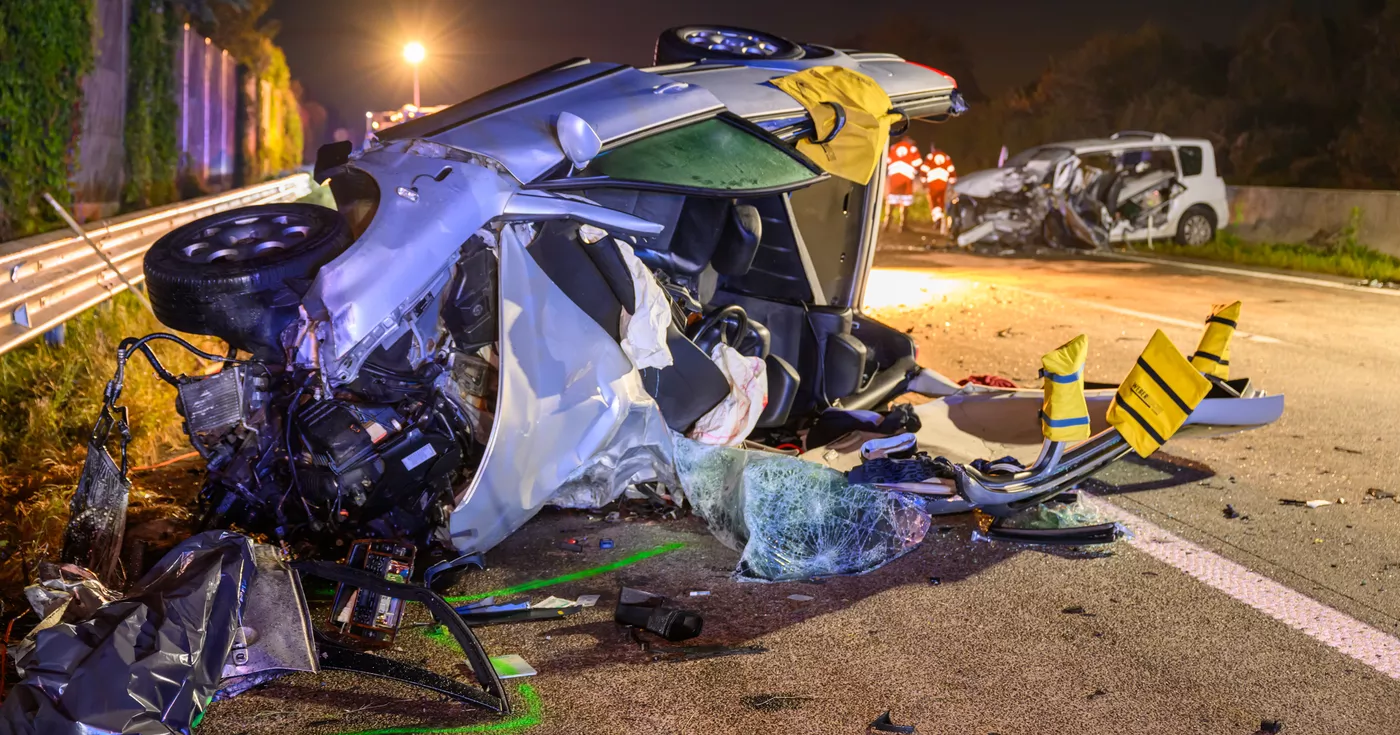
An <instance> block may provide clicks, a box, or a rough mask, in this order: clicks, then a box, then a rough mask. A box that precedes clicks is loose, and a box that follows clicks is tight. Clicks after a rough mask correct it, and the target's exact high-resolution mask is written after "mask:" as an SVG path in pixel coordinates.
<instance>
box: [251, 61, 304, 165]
mask: <svg viewBox="0 0 1400 735" xmlns="http://www.w3.org/2000/svg"><path fill="white" fill-rule="evenodd" d="M241 61H243V62H244V65H245V73H246V74H247V75H248V78H249V79H248V81H249V83H248V84H246V85H244V87H243V89H244V93H245V94H247V95H250V96H251V97H252V99H250V100H248V102H249V103H251V104H249V105H248V107H249V109H251V110H256V111H257V113H258V116H257V118H256V120H255V121H253V125H252V130H253V131H254V132H255V133H256V137H251V136H250V137H248V138H245V141H246V142H245V151H244V155H245V159H244V166H243V176H244V179H245V183H247V184H253V183H257V182H259V181H263V180H265V179H269V178H273V177H276V176H280V175H283V174H286V173H289V172H291V171H292V170H294V169H296V168H297V167H299V166H301V164H302V160H301V158H302V140H303V132H302V124H301V110H300V108H299V107H298V105H297V99H296V96H295V95H293V94H292V73H291V70H290V69H288V68H287V57H286V56H285V55H284V54H283V53H282V49H280V48H278V47H277V45H276V44H274V43H273V42H272V41H271V40H270V39H267V38H262V39H259V40H258V43H257V44H256V50H255V52H254V53H252V54H250V55H249V56H248V57H246V58H245V59H241ZM248 144H251V145H248Z"/></svg>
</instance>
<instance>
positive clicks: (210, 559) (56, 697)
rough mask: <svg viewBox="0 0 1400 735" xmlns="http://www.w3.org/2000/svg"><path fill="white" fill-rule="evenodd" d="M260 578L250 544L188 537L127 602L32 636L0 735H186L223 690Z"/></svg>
mask: <svg viewBox="0 0 1400 735" xmlns="http://www.w3.org/2000/svg"><path fill="white" fill-rule="evenodd" d="M254 574H255V566H254V561H253V544H252V542H251V541H250V540H249V539H248V538H246V537H244V536H240V535H238V534H234V533H229V532H227V531H209V532H206V533H202V534H199V535H197V536H192V537H190V538H189V539H186V540H185V541H184V542H183V543H181V544H180V545H179V546H177V547H175V549H173V550H171V552H170V553H168V554H166V556H165V558H163V559H161V561H160V563H159V564H157V565H156V567H155V568H154V569H152V570H151V571H150V573H148V574H147V575H146V576H145V577H143V578H142V579H141V580H140V581H139V582H137V584H136V586H135V587H134V588H133V590H132V591H131V593H129V594H128V595H127V596H126V597H125V598H123V599H121V600H117V601H115V602H112V603H110V604H107V605H104V606H103V607H101V608H100V609H98V611H97V612H96V614H94V615H93V616H92V617H90V618H88V619H87V620H84V621H82V622H79V623H60V624H58V625H55V626H53V627H51V628H49V629H47V630H44V631H42V632H40V633H39V634H38V636H36V639H35V646H34V648H33V650H31V651H29V652H28V653H27V654H26V655H25V657H24V660H23V661H21V662H20V663H21V665H22V666H23V668H24V671H25V678H24V680H23V681H21V682H20V683H19V685H17V686H16V687H15V688H14V690H13V691H12V692H11V693H10V695H9V696H8V697H7V698H6V699H5V702H4V704H3V705H0V735H94V734H95V733H120V734H121V735H172V734H173V733H189V732H190V729H191V725H192V723H193V722H194V721H195V720H196V719H198V718H199V715H200V714H201V713H202V712H203V711H204V708H205V706H207V704H208V702H209V700H210V698H211V697H213V695H214V692H215V690H217V689H218V686H219V680H220V677H221V674H222V671H223V668H224V661H225V660H226V659H227V658H228V655H229V651H230V650H231V648H232V647H233V644H234V640H235V636H236V632H237V630H238V626H239V620H240V617H241V615H242V610H243V604H244V592H245V590H246V589H247V586H248V584H249V583H250V582H251V581H252V577H253V575H254Z"/></svg>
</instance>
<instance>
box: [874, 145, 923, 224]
mask: <svg viewBox="0 0 1400 735" xmlns="http://www.w3.org/2000/svg"><path fill="white" fill-rule="evenodd" d="M886 160H887V161H888V163H889V166H888V170H887V174H886V175H887V176H888V180H887V181H886V182H885V193H886V194H885V217H884V223H883V225H882V226H883V227H884V229H889V228H890V225H891V224H892V223H893V225H894V229H895V231H896V232H901V231H903V230H904V213H905V211H906V210H907V209H908V208H909V205H911V204H913V203H914V181H915V179H917V178H918V174H919V161H920V158H919V147H918V146H917V145H915V144H914V139H913V138H910V137H909V136H907V135H906V136H903V137H901V138H900V139H899V140H897V141H895V142H894V144H892V145H891V146H890V150H889V154H888V155H887V157H886Z"/></svg>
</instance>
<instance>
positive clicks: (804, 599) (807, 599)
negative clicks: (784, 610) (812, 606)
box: [787, 595, 817, 602]
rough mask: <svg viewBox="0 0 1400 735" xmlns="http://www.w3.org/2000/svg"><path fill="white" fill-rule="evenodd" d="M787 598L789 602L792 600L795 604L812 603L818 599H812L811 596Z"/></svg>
mask: <svg viewBox="0 0 1400 735" xmlns="http://www.w3.org/2000/svg"><path fill="white" fill-rule="evenodd" d="M787 598H788V599H789V600H792V601H793V602H811V601H812V600H815V599H817V598H815V597H812V596H811V595H788V596H787Z"/></svg>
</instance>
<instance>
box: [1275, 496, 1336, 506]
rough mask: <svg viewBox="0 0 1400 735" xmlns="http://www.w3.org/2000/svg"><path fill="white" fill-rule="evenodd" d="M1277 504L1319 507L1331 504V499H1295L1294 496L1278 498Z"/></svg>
mask: <svg viewBox="0 0 1400 735" xmlns="http://www.w3.org/2000/svg"><path fill="white" fill-rule="evenodd" d="M1278 504H1279V505H1290V506H1293V507H1295V508H1321V507H1323V506H1324V505H1331V504H1332V501H1330V500H1323V499H1322V498H1317V499H1315V500H1297V499H1295V498H1279V499H1278Z"/></svg>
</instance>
